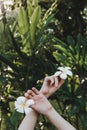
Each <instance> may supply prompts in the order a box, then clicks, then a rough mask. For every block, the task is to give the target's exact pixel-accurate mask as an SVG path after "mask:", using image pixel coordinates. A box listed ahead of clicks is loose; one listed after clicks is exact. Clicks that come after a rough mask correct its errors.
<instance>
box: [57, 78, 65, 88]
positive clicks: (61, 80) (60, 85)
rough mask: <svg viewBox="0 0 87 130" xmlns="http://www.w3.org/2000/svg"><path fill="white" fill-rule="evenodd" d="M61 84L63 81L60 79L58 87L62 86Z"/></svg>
mask: <svg viewBox="0 0 87 130" xmlns="http://www.w3.org/2000/svg"><path fill="white" fill-rule="evenodd" d="M63 83H64V80H63V79H61V81H60V82H59V85H58V87H60V86H62V84H63Z"/></svg>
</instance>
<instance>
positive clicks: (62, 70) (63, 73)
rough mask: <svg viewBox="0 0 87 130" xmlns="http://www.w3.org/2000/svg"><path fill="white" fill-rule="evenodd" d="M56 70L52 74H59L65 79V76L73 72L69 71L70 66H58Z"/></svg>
mask: <svg viewBox="0 0 87 130" xmlns="http://www.w3.org/2000/svg"><path fill="white" fill-rule="evenodd" d="M58 70H59V71H57V72H56V73H55V74H54V75H55V76H60V78H61V79H66V78H67V76H68V75H69V76H72V75H73V73H72V72H71V68H70V67H58Z"/></svg>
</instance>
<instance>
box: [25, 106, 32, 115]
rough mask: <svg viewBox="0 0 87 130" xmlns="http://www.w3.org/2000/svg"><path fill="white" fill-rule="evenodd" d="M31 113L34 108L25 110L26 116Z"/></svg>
mask: <svg viewBox="0 0 87 130" xmlns="http://www.w3.org/2000/svg"><path fill="white" fill-rule="evenodd" d="M30 111H32V108H29V107H27V108H25V114H26V115H27V114H29V112H30Z"/></svg>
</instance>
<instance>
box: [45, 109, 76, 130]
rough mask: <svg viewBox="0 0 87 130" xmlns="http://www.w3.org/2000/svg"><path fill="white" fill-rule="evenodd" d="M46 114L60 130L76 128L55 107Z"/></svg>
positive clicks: (73, 129)
mask: <svg viewBox="0 0 87 130" xmlns="http://www.w3.org/2000/svg"><path fill="white" fill-rule="evenodd" d="M46 116H47V117H48V119H49V120H50V121H51V122H52V124H53V125H54V126H55V127H56V128H57V129H58V130H76V129H75V128H74V127H73V126H72V125H71V124H70V123H69V122H67V121H66V120H65V119H64V118H63V117H61V116H60V115H59V114H58V113H57V112H56V111H55V109H54V108H52V109H51V110H49V112H48V113H47V115H46Z"/></svg>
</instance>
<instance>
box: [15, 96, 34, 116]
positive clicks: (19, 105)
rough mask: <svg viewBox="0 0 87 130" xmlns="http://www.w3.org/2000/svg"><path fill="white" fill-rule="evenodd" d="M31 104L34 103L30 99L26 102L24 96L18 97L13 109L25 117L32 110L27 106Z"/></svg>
mask: <svg viewBox="0 0 87 130" xmlns="http://www.w3.org/2000/svg"><path fill="white" fill-rule="evenodd" d="M33 104H34V101H33V100H32V99H29V100H27V99H26V98H25V97H24V96H20V97H18V98H17V100H16V101H15V109H16V111H18V112H20V113H25V114H26V115H27V114H28V113H29V112H30V111H31V110H32V109H31V108H29V106H31V105H33Z"/></svg>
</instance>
